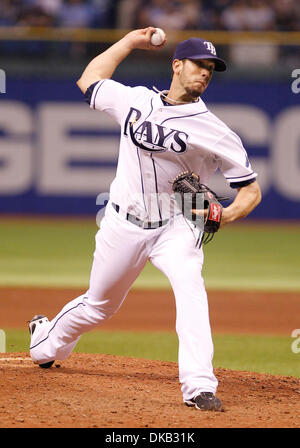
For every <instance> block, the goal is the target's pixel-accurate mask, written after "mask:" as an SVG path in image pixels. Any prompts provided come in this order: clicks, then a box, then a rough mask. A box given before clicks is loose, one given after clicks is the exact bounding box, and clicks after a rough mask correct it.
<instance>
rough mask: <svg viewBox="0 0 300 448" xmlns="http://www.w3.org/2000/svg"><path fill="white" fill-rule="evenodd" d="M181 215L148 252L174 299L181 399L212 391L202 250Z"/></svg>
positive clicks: (212, 377) (211, 352)
mask: <svg viewBox="0 0 300 448" xmlns="http://www.w3.org/2000/svg"><path fill="white" fill-rule="evenodd" d="M196 240H197V239H196V238H195V236H193V233H192V231H191V229H190V228H189V227H188V225H187V223H186V222H185V221H184V219H183V218H181V217H179V218H178V219H177V220H175V224H174V225H173V226H168V228H167V229H166V230H165V231H164V232H163V233H162V234H161V236H160V238H159V239H158V240H157V243H156V245H155V247H154V248H153V251H152V254H151V261H152V263H153V264H154V265H155V266H156V267H158V268H159V269H160V270H161V271H162V272H163V273H164V274H165V275H166V276H167V277H168V278H169V280H170V283H171V285H172V288H173V291H174V295H175V302H176V331H177V334H178V339H179V353H178V363H179V379H180V382H181V385H182V387H181V390H182V393H183V399H184V401H186V400H190V399H191V398H193V397H195V396H196V395H197V394H199V393H200V392H212V393H215V392H216V389H217V385H218V381H217V379H216V377H215V375H214V372H213V366H212V358H213V342H212V336H211V328H210V322H209V310H208V303H207V295H206V290H205V286H204V281H203V278H202V275H201V270H202V264H203V252H202V250H200V249H199V248H197V247H195V243H196Z"/></svg>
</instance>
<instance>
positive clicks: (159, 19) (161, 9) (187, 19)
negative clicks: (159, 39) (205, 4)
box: [137, 0, 201, 30]
mask: <svg viewBox="0 0 300 448" xmlns="http://www.w3.org/2000/svg"><path fill="white" fill-rule="evenodd" d="M200 5H201V3H200V2H199V1H196V0H177V1H175V0H150V1H149V0H148V1H147V2H144V3H143V4H142V5H141V7H140V9H139V10H138V17H137V26H138V27H140V28H144V27H147V26H156V27H159V28H163V29H165V30H184V29H195V28H198V22H199V11H200Z"/></svg>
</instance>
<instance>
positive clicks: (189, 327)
mask: <svg viewBox="0 0 300 448" xmlns="http://www.w3.org/2000/svg"><path fill="white" fill-rule="evenodd" d="M86 97H87V99H88V101H89V103H90V107H91V108H93V109H98V110H100V111H104V112H106V113H107V114H109V115H110V116H111V117H112V119H114V120H116V121H117V122H118V123H119V124H120V129H121V138H120V151H119V160H118V166H117V172H116V176H115V179H114V180H113V182H112V184H111V188H110V200H109V203H108V205H107V207H106V210H105V216H104V218H103V220H102V222H101V226H100V230H99V231H98V232H97V235H96V248H95V252H94V261H93V266H92V270H91V276H90V284H89V289H88V291H87V292H86V294H84V295H82V296H80V297H78V298H77V299H75V300H73V301H71V302H70V303H68V304H67V305H66V306H65V307H64V308H63V309H62V310H61V312H60V313H59V314H58V315H57V316H56V317H55V318H54V319H53V320H52V321H51V322H50V323H49V325H47V326H44V329H43V331H42V332H40V333H38V334H37V335H36V336H35V335H33V336H32V340H31V348H30V353H31V357H32V359H33V361H35V362H38V363H45V362H48V361H50V360H54V359H60V360H63V359H65V358H67V357H68V356H69V355H70V353H71V351H72V350H73V348H74V347H75V345H76V343H77V341H78V339H79V337H80V335H81V334H82V333H84V332H86V331H88V330H90V329H92V328H94V327H95V326H97V325H99V324H100V323H101V322H102V321H103V320H105V319H108V318H110V317H111V316H112V315H113V314H114V313H115V312H116V311H117V310H118V309H119V307H120V306H121V304H122V302H123V300H124V299H125V297H126V295H127V293H128V291H129V289H130V287H131V285H132V284H133V282H134V281H135V279H136V278H137V277H138V275H139V274H140V272H141V271H142V269H143V267H144V266H145V264H146V262H147V260H150V261H151V262H152V263H153V265H155V266H156V267H157V268H158V269H160V270H161V271H162V272H163V273H164V274H165V275H166V276H167V277H168V279H169V280H170V283H171V286H172V288H173V291H174V296H175V303H176V331H177V334H178V339H179V353H178V364H179V379H180V382H181V385H182V386H181V390H182V394H183V399H184V400H189V399H191V398H193V397H194V396H195V395H197V394H198V393H199V392H203V391H206V392H213V393H215V391H216V389H217V384H218V382H217V379H216V377H215V375H214V372H213V366H212V358H213V344H212V338H211V329H210V323H209V311H208V303H207V295H206V290H205V286H204V281H203V278H202V275H201V270H202V264H203V251H202V247H201V246H200V247H199V241H200V237H201V231H200V230H199V228H198V227H196V226H194V225H193V224H191V223H190V222H188V221H187V220H186V219H185V217H184V216H183V215H182V214H181V213H178V210H176V207H174V206H173V205H174V204H173V202H172V201H173V199H172V196H171V195H172V179H174V178H175V177H176V176H177V175H178V174H179V173H181V172H182V171H186V170H189V171H194V172H196V173H197V174H199V176H200V179H201V182H202V183H204V184H208V182H209V179H210V177H211V175H212V174H213V173H214V172H215V171H216V170H217V169H220V171H221V172H222V173H223V175H224V176H225V178H226V179H227V181H228V182H229V183H230V185H231V186H232V187H233V188H235V187H239V186H244V185H247V184H248V183H251V182H253V181H254V180H255V178H256V173H254V172H253V171H252V168H251V166H250V163H249V160H248V157H247V154H246V151H245V149H244V147H243V145H242V143H241V140H240V138H239V137H238V136H237V135H236V134H235V133H234V132H233V131H232V130H230V129H229V128H228V127H227V126H226V125H225V124H224V123H223V122H222V121H221V120H219V119H218V118H217V117H216V116H215V115H214V114H212V113H211V112H210V111H209V110H208V109H207V107H206V105H205V104H204V102H203V101H202V100H201V99H199V101H197V102H195V103H189V104H181V105H167V104H166V103H165V102H164V101H163V96H162V95H161V94H160V93H156V92H154V91H152V90H149V89H147V88H145V87H134V88H131V87H127V86H124V85H122V84H120V83H118V82H115V81H113V80H110V79H104V80H100V81H99V82H97V83H95V84H94V85H93V86H91V87H90V88H89V89H88V91H87V94H86ZM99 151H101V148H99ZM157 312H158V313H159V309H158V310H157ZM137 343H138V342H137Z"/></svg>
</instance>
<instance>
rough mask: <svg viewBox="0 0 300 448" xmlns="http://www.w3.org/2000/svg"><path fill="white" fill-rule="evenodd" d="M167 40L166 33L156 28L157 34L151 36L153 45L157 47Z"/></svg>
mask: <svg viewBox="0 0 300 448" xmlns="http://www.w3.org/2000/svg"><path fill="white" fill-rule="evenodd" d="M165 38H166V34H165V32H164V31H163V30H162V29H160V28H156V31H155V33H153V34H152V36H151V41H150V42H151V44H152V45H155V46H156V45H161V44H162V43H163V41H164V40H165Z"/></svg>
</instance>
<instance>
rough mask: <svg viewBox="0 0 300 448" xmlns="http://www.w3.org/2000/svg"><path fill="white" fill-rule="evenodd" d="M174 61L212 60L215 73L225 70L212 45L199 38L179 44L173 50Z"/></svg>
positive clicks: (224, 65)
mask: <svg viewBox="0 0 300 448" xmlns="http://www.w3.org/2000/svg"><path fill="white" fill-rule="evenodd" d="M174 59H180V60H181V59H212V60H213V61H214V62H215V70H216V71H217V72H224V71H225V70H226V64H225V62H224V61H223V59H220V58H218V57H217V52H216V49H215V47H214V45H213V44H212V43H211V42H209V41H208V40H205V39H200V38H199V37H191V38H190V39H187V40H183V41H182V42H180V43H179V44H178V45H177V47H176V49H175V53H174V56H173V60H174Z"/></svg>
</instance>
